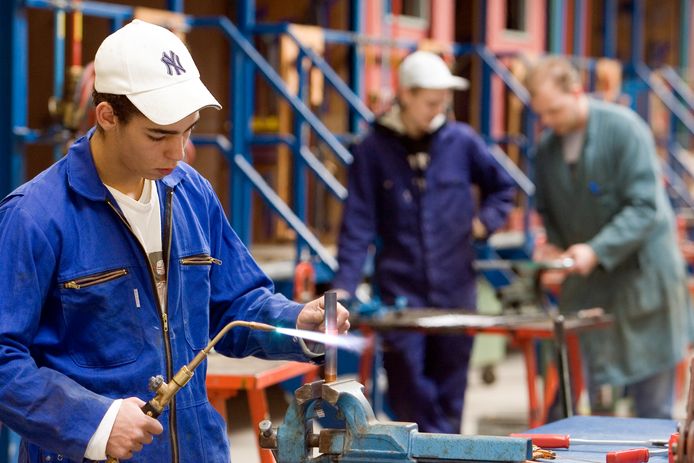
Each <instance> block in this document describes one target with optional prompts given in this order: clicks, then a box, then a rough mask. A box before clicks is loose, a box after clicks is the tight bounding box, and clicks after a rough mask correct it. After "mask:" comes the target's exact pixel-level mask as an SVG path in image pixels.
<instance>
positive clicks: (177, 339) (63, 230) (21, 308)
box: [0, 20, 349, 463]
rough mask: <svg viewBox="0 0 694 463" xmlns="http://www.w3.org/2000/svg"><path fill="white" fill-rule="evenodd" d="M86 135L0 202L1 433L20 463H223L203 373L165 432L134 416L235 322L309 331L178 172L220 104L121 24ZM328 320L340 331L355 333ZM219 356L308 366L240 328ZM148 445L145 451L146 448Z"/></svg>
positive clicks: (162, 422) (163, 423)
mask: <svg viewBox="0 0 694 463" xmlns="http://www.w3.org/2000/svg"><path fill="white" fill-rule="evenodd" d="M95 69H96V81H95V93H94V99H95V106H96V121H97V126H96V128H95V129H92V130H91V131H90V132H89V133H88V134H87V135H86V136H85V137H83V138H81V139H79V140H77V141H76V142H75V144H74V145H73V146H72V147H71V148H70V150H69V152H68V154H67V155H66V156H65V157H64V158H63V159H62V160H60V161H59V162H57V163H56V164H55V165H53V166H52V167H50V168H49V169H48V170H46V171H45V172H43V173H42V174H40V175H38V176H37V177H36V178H35V179H33V180H32V181H30V182H28V183H26V184H24V185H23V186H21V187H20V188H18V189H17V190H16V191H14V192H13V193H11V194H10V195H9V196H8V197H6V198H5V199H4V200H3V201H2V202H1V203H0V250H2V256H3V263H2V265H0V294H2V297H0V358H1V359H2V361H1V362H0V421H1V422H3V423H5V424H7V425H9V426H10V427H11V428H13V429H14V430H15V431H17V432H18V433H19V434H21V435H22V437H23V440H22V443H21V448H20V461H22V462H36V463H38V462H46V461H64V462H67V461H72V462H81V461H84V460H104V459H105V458H106V456H107V455H109V456H112V457H116V458H121V459H132V461H141V462H186V463H188V462H200V463H202V462H228V461H229V446H228V441H227V436H226V432H225V431H226V430H225V425H224V421H223V419H222V417H220V416H219V414H217V413H216V412H215V411H214V409H213V408H212V407H211V405H210V403H209V402H208V400H207V394H206V390H205V364H204V363H203V364H202V365H201V366H200V367H199V368H198V369H197V370H196V372H195V376H194V377H193V378H192V380H191V381H190V382H189V383H188V384H187V385H186V386H185V387H183V388H182V389H181V390H180V392H179V393H178V394H177V395H176V397H175V400H174V401H173V402H171V404H170V406H169V407H168V408H167V409H166V410H165V411H164V413H163V414H162V415H161V417H160V419H159V420H155V419H153V418H150V417H148V416H146V415H145V414H144V413H142V412H141V410H140V407H141V406H142V405H144V401H145V400H147V399H149V398H151V395H152V393H151V392H149V391H148V390H147V383H148V378H149V377H151V376H154V375H158V374H163V375H164V376H165V377H166V378H170V377H171V376H172V375H173V373H174V372H176V371H178V370H179V369H180V368H181V366H183V365H185V364H187V363H188V362H189V361H190V360H191V359H192V358H193V357H194V355H195V354H196V353H198V352H199V351H200V350H201V349H202V348H204V347H205V345H206V344H207V343H208V340H209V339H210V337H211V336H214V335H215V334H216V333H217V332H218V331H219V330H220V329H221V328H222V327H223V326H225V325H226V324H227V323H228V322H230V321H232V320H249V321H258V322H265V323H269V324H272V325H279V326H288V327H294V326H296V327H298V328H300V329H319V328H321V326H320V325H321V324H322V323H323V314H324V311H323V302H322V299H320V300H315V301H312V302H309V303H307V304H306V305H304V306H302V305H299V304H296V303H294V302H291V301H288V300H287V299H285V298H284V297H283V296H281V295H277V294H273V287H272V283H271V282H270V280H268V278H267V277H266V276H265V275H264V274H263V272H262V271H261V270H260V269H259V268H258V266H257V265H256V263H255V262H254V260H253V258H252V257H251V256H250V254H249V253H248V250H247V249H246V248H245V247H244V246H243V244H242V243H241V242H240V241H239V239H238V238H237V236H236V235H235V234H234V232H233V230H232V229H231V228H230V226H229V223H228V221H227V219H226V216H225V213H224V210H223V209H222V207H221V205H220V203H219V201H218V199H217V197H216V195H215V193H214V191H213V189H212V187H211V185H210V184H209V182H208V181H207V180H205V179H204V178H202V177H201V176H200V174H198V173H197V172H196V171H195V170H194V169H192V168H191V167H190V166H188V165H187V164H185V163H183V162H181V161H182V160H183V158H184V152H183V147H184V145H185V144H186V141H187V140H188V138H189V136H190V132H191V130H192V128H193V126H194V125H195V123H196V122H197V120H198V119H199V110H200V109H202V108H205V107H214V108H217V109H219V108H220V105H219V103H218V102H217V101H216V100H215V99H214V97H213V96H212V95H211V94H210V93H209V91H208V90H207V89H206V88H205V86H204V85H203V84H202V82H201V81H200V79H199V74H198V71H197V68H196V66H195V64H194V62H193V60H192V58H191V56H190V54H189V52H188V50H187V49H186V48H185V46H184V45H183V43H182V42H181V41H180V40H179V39H178V38H177V37H176V36H175V35H174V34H172V33H171V32H169V31H167V30H166V29H163V28H161V27H158V26H154V25H151V24H148V23H145V22H142V21H137V20H136V21H133V22H132V23H130V24H128V25H127V26H125V27H123V28H122V29H120V30H119V31H117V32H115V33H114V34H112V35H110V36H109V37H108V38H106V40H104V42H103V43H102V45H101V46H100V48H99V50H98V51H97V55H96V61H95ZM347 315H348V314H347V311H346V310H345V309H344V308H343V307H341V306H340V307H338V327H339V330H340V331H341V332H344V331H346V330H347V329H348V328H349V322H348V320H347ZM216 350H217V351H219V352H220V353H222V354H225V355H228V356H232V357H241V356H248V355H255V356H256V357H262V358H285V359H293V360H303V361H307V360H309V359H310V357H311V356H312V355H313V354H312V353H311V352H310V351H308V349H306V347H305V346H304V345H303V344H302V343H300V342H296V340H293V339H292V338H289V337H286V336H277V335H273V334H270V333H264V332H259V331H249V330H248V329H245V328H240V329H234V330H231V331H230V332H229V334H227V335H226V336H225V337H224V338H223V339H222V341H221V342H219V343H218V344H217V345H216ZM155 436H156V437H155Z"/></svg>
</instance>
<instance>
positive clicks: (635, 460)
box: [605, 447, 670, 463]
mask: <svg viewBox="0 0 694 463" xmlns="http://www.w3.org/2000/svg"><path fill="white" fill-rule="evenodd" d="M669 452H670V451H669V449H658V450H650V449H647V448H645V447H642V448H638V449H628V450H613V451H612V452H607V455H606V456H605V463H645V462H647V461H648V459H649V458H650V456H651V455H655V454H669Z"/></svg>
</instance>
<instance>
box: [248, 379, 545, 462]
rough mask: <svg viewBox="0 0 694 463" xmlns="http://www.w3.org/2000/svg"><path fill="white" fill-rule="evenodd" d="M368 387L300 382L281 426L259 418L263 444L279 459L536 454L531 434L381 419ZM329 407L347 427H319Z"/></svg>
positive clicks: (493, 458)
mask: <svg viewBox="0 0 694 463" xmlns="http://www.w3.org/2000/svg"><path fill="white" fill-rule="evenodd" d="M363 388H364V387H363V386H362V385H361V384H359V383H358V382H356V381H353V380H346V381H337V382H332V383H326V382H325V381H316V382H313V383H309V384H305V385H303V386H301V387H300V388H299V389H297V390H296V392H295V394H294V400H293V401H292V403H291V404H290V406H289V409H288V410H287V413H286V414H285V417H284V422H283V424H282V425H280V426H279V427H277V428H273V426H272V423H271V422H270V421H267V420H266V421H263V422H261V423H260V425H259V428H260V436H259V438H260V446H261V447H262V448H265V449H270V450H272V452H273V454H274V456H275V460H276V461H277V463H329V462H335V461H339V462H340V463H363V462H367V461H368V462H374V463H378V462H388V463H397V462H425V461H426V462H430V463H433V462H439V461H440V462H444V461H470V462H482V461H485V462H522V461H525V460H528V459H531V458H532V457H533V448H532V443H531V441H530V440H529V439H526V438H518V437H497V436H463V435H460V434H438V433H422V432H419V431H418V429H417V424H415V423H400V422H397V423H381V422H379V421H378V420H377V419H376V417H375V415H374V412H373V409H372V408H371V405H370V404H369V402H368V401H367V400H366V397H365V396H364V393H363ZM327 406H331V407H334V408H335V409H336V410H337V417H338V419H340V420H343V421H344V427H340V428H323V429H321V430H320V431H318V432H317V431H316V430H314V427H313V418H315V417H316V416H317V415H316V410H317V408H322V407H327ZM316 448H317V449H318V452H319V454H318V455H314V449H316Z"/></svg>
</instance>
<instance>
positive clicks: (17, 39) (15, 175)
mask: <svg viewBox="0 0 694 463" xmlns="http://www.w3.org/2000/svg"><path fill="white" fill-rule="evenodd" d="M10 3H15V10H14V15H13V16H11V18H14V20H11V23H10V28H9V29H10V30H11V31H12V38H11V40H10V43H11V44H12V52H11V60H10V62H11V63H12V64H11V65H10V82H11V103H10V105H9V107H10V108H11V114H12V116H11V118H12V119H11V121H10V128H11V129H12V130H13V131H14V130H15V128H20V127H21V128H25V127H27V124H28V115H27V101H29V99H28V95H29V90H28V88H27V79H26V76H27V75H28V74H29V31H28V25H27V17H26V10H24V9H22V8H21V7H20V3H19V1H18V0H15V1H14V2H13V1H11V2H10ZM20 130H21V129H20ZM13 134H14V132H13ZM23 144H24V141H23V140H21V139H20V137H13V139H12V140H11V143H10V144H9V145H8V146H11V147H12V148H11V150H10V151H11V153H12V154H11V167H10V189H14V188H16V187H18V186H19V185H20V184H21V183H22V181H24V155H23Z"/></svg>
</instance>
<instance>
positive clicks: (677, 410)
mask: <svg viewBox="0 0 694 463" xmlns="http://www.w3.org/2000/svg"><path fill="white" fill-rule="evenodd" d="M495 375H496V380H495V381H494V383H492V384H484V383H483V381H482V378H481V377H482V374H481V371H480V369H478V368H474V369H472V370H471V371H470V378H469V387H468V390H467V395H466V399H465V401H466V405H465V413H464V417H463V431H464V433H465V434H488V435H505V434H507V433H510V432H514V431H522V430H524V429H527V422H526V413H527V407H528V399H527V395H526V390H527V389H526V383H525V370H524V366H523V359H522V357H521V356H520V355H519V354H517V353H512V354H510V355H507V356H506V357H505V358H504V359H503V360H502V361H501V362H500V363H499V364H497V365H496V367H495ZM286 400H287V399H286V397H285V393H284V391H282V390H281V389H280V388H279V387H275V388H271V389H268V401H269V404H270V407H271V414H272V420H273V424H274V425H275V426H276V425H278V424H280V423H281V419H282V417H283V416H284V413H285V411H286V408H287V401H286ZM685 400H686V397H684V398H682V399H681V400H680V401H679V402H678V403H677V404H675V407H673V414H674V417H675V418H676V419H683V418H684V416H683V415H684V412H685V403H684V401H685ZM228 408H229V410H230V412H229V413H230V434H229V437H230V440H231V460H232V463H259V462H260V458H259V456H258V452H257V450H256V444H255V442H256V430H255V429H252V428H251V426H250V422H249V419H248V416H249V415H248V405H247V403H246V396H245V395H243V394H240V395H239V396H237V397H235V398H233V399H231V401H230V403H229V407H228Z"/></svg>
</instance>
